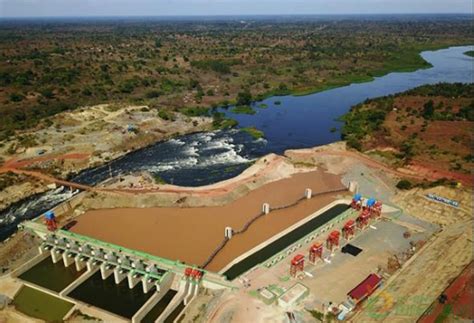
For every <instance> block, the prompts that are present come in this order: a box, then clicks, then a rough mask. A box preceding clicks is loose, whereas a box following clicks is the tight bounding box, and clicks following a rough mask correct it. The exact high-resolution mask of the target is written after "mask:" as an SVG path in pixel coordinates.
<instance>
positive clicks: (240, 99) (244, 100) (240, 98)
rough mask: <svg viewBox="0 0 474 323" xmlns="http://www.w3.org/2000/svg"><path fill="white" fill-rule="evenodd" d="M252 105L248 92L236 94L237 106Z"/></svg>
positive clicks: (250, 95)
mask: <svg viewBox="0 0 474 323" xmlns="http://www.w3.org/2000/svg"><path fill="white" fill-rule="evenodd" d="M250 103H252V94H251V93H250V91H249V90H247V89H246V90H244V91H242V92H239V93H238V94H237V105H249V104H250Z"/></svg>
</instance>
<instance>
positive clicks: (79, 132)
mask: <svg viewBox="0 0 474 323" xmlns="http://www.w3.org/2000/svg"><path fill="white" fill-rule="evenodd" d="M157 113H158V112H157V111H156V110H154V109H150V108H148V107H146V106H124V105H107V104H103V105H98V106H93V107H84V108H81V109H78V110H75V111H73V112H64V113H60V114H58V115H56V116H55V117H54V118H52V120H53V121H52V124H51V125H50V126H48V127H43V128H40V129H32V130H30V131H25V132H23V133H22V134H21V135H19V136H17V137H16V138H15V139H13V140H11V141H9V142H7V143H5V144H4V145H3V146H2V147H1V148H0V158H2V159H3V160H4V163H3V165H1V166H0V173H7V172H8V171H9V170H11V169H18V168H22V169H26V170H35V171H40V172H43V173H46V174H50V175H53V176H55V177H57V178H68V177H69V176H70V175H71V174H76V173H79V172H80V171H82V170H85V169H89V168H93V167H99V166H101V165H103V164H105V163H107V162H110V161H112V160H115V159H118V158H120V157H122V156H124V155H126V154H128V153H130V152H131V151H136V150H139V149H143V148H145V147H147V146H149V145H152V144H155V143H156V142H158V141H162V140H165V139H168V138H171V137H174V136H177V135H183V134H189V133H193V132H200V131H208V130H210V129H211V127H212V126H211V123H212V120H211V119H210V118H207V117H187V116H184V115H180V114H176V115H175V117H174V120H173V121H171V120H163V119H161V118H160V117H159V116H158V114H157ZM2 176H8V174H2ZM16 176H17V177H18V176H20V175H16ZM9 184H11V185H5V187H4V188H3V190H2V192H1V195H0V210H2V209H6V208H7V207H8V206H9V205H11V204H13V203H15V202H17V201H19V200H21V199H25V198H27V197H29V196H32V195H34V194H37V193H40V192H44V191H46V190H48V188H47V187H46V185H45V182H44V181H41V180H40V181H38V180H36V179H31V178H29V177H25V176H22V181H21V183H18V181H17V182H16V183H15V182H11V183H9ZM3 195H6V196H5V198H2V196H3Z"/></svg>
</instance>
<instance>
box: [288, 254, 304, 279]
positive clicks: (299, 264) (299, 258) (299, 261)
mask: <svg viewBox="0 0 474 323" xmlns="http://www.w3.org/2000/svg"><path fill="white" fill-rule="evenodd" d="M303 269H304V256H303V255H296V256H294V257H293V259H292V260H291V267H290V275H291V276H292V277H295V276H296V273H297V272H299V271H303Z"/></svg>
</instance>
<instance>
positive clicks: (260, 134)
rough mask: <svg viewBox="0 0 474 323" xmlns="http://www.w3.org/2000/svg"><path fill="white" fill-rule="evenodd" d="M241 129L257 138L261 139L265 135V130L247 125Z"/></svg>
mask: <svg viewBox="0 0 474 323" xmlns="http://www.w3.org/2000/svg"><path fill="white" fill-rule="evenodd" d="M240 130H241V131H243V132H246V133H248V134H249V135H251V136H252V137H253V138H255V139H260V138H263V137H264V136H265V134H264V133H263V131H261V130H258V129H257V128H255V127H246V128H242V129H240Z"/></svg>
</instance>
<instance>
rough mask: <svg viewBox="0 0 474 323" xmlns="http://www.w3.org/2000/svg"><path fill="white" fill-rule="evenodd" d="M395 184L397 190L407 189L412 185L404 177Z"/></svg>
mask: <svg viewBox="0 0 474 323" xmlns="http://www.w3.org/2000/svg"><path fill="white" fill-rule="evenodd" d="M396 186H397V188H398V189H399V190H409V189H410V188H412V186H413V185H412V183H411V182H410V181H408V180H406V179H402V180H401V181H399V182H398V183H397V185H396Z"/></svg>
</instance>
